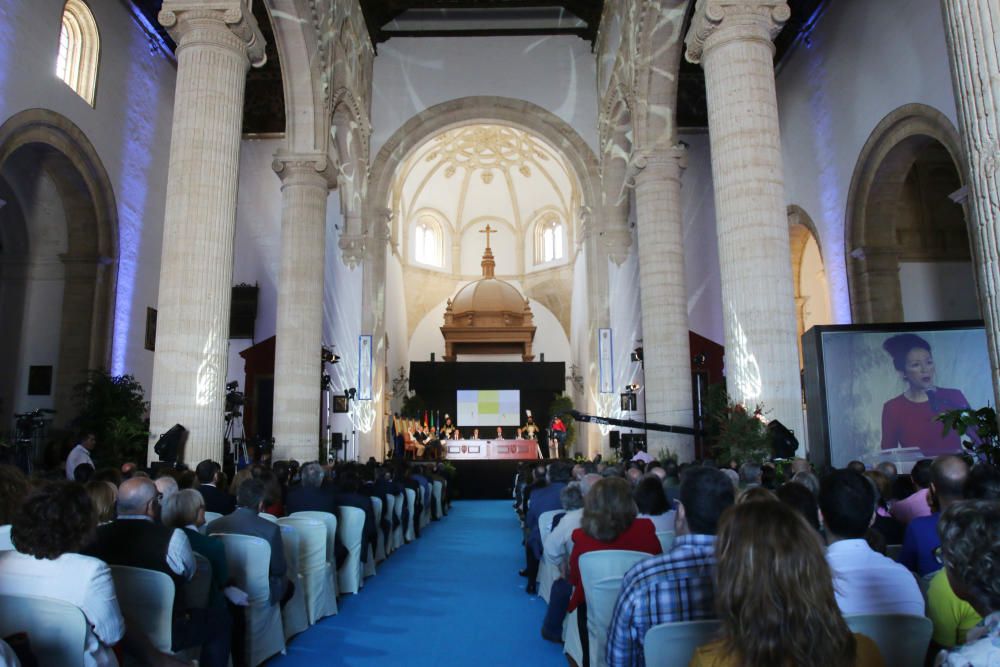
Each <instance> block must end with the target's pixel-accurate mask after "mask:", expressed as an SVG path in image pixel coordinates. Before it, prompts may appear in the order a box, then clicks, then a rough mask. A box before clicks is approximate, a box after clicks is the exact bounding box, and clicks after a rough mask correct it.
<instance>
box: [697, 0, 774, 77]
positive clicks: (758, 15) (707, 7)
mask: <svg viewBox="0 0 1000 667" xmlns="http://www.w3.org/2000/svg"><path fill="white" fill-rule="evenodd" d="M791 15H792V10H791V9H789V7H788V3H787V2H786V1H785V0H698V5H697V8H696V9H695V12H694V17H693V18H692V19H691V29H690V30H689V31H688V34H687V37H685V38H684V43H685V45H686V46H687V49H686V51H685V57H686V58H687V59H688V61H689V62H692V63H695V64H697V63H700V62H701V59H702V56H703V55H704V54H705V52H706V51H708V50H710V49H711V48H712V47H714V46H718V45H719V44H721V43H723V42H728V41H731V40H759V41H761V42H766V43H767V44H768V45H769V46H770V48H771V49H774V42H773V41H772V40H773V39H774V38H775V36H777V34H778V32H779V31H780V30H781V28H782V26H784V25H785V22H786V21H787V20H788V19H789V18H790V17H791Z"/></svg>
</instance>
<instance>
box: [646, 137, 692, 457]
mask: <svg viewBox="0 0 1000 667" xmlns="http://www.w3.org/2000/svg"><path fill="white" fill-rule="evenodd" d="M634 166H635V167H636V168H638V170H639V171H638V172H637V174H636V176H635V203H636V226H637V231H638V236H639V238H638V246H639V290H640V298H641V304H642V347H643V366H644V370H645V373H644V375H645V380H644V382H645V385H646V386H645V387H644V391H645V392H646V401H645V403H646V421H648V422H656V423H660V424H671V425H675V426H691V420H692V412H691V346H690V341H689V340H688V316H687V315H688V313H687V292H686V290H685V288H684V239H683V237H684V230H683V223H682V220H681V174H682V173H683V171H684V168H685V167H686V166H687V151H686V150H685V149H684V148H683V147H682V146H676V147H674V148H672V149H663V150H658V151H655V152H652V153H649V154H645V155H640V156H638V157H637V158H636V160H635V162H634ZM647 438H648V439H649V441H648V449H649V451H650V452H651V453H654V454H655V453H656V452H659V451H660V449H663V448H667V449H669V450H671V451H673V452H676V453H677V454H678V456H679V457H680V460H681V461H686V460H690V459H692V458H693V457H694V441H693V439H692V438H691V436H687V435H678V434H672V433H663V432H661V431H649V432H648V433H647Z"/></svg>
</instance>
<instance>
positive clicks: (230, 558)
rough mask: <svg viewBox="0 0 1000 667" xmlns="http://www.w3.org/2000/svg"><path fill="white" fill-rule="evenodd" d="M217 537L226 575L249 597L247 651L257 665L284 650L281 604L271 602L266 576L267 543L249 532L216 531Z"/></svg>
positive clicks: (252, 662)
mask: <svg viewBox="0 0 1000 667" xmlns="http://www.w3.org/2000/svg"><path fill="white" fill-rule="evenodd" d="M218 537H219V539H220V540H222V541H223V542H225V544H226V563H227V564H228V566H229V576H230V577H232V578H233V580H234V581H236V585H237V586H238V587H240V588H241V589H243V590H244V591H246V593H247V596H248V597H249V598H250V605H249V606H248V607H247V608H246V643H247V655H248V656H249V658H250V664H251V665H254V666H255V665H259V664H261V663H262V662H264V661H265V660H267V659H268V658H270V657H271V656H272V655H275V654H276V653H284V651H285V632H284V629H283V628H282V624H281V607H280V605H278V603H277V602H275V603H274V604H271V585H270V582H269V580H268V569H269V565H270V563H271V545H270V544H268V543H267V540H265V539H262V538H260V537H252V536H250V535H233V534H229V533H219V534H218Z"/></svg>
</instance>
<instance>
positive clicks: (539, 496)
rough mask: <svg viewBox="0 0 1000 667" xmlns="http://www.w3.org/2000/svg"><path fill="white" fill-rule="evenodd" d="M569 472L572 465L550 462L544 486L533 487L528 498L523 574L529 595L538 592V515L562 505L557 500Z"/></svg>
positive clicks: (539, 533)
mask: <svg viewBox="0 0 1000 667" xmlns="http://www.w3.org/2000/svg"><path fill="white" fill-rule="evenodd" d="M571 472H572V467H571V466H570V465H569V464H566V463H562V462H560V461H556V462H554V463H552V464H551V465H549V470H548V475H547V481H548V483H547V484H546V485H545V486H541V487H537V488H535V490H533V491H532V492H531V495H530V496H529V498H528V512H527V514H526V515H525V518H524V531H525V534H526V539H525V541H524V553H525V562H526V565H525V568H524V575H525V576H526V577H528V585H527V586H526V587H525V590H526V591H527V592H528V593H530V594H531V595H534V594H535V593H536V592H538V585H537V583H536V581H535V580H536V579H537V578H538V559H540V558H541V557H542V533H541V530H540V529H539V527H538V517H540V516H541V515H542V513H544V512H548V511H550V510H557V509H560V508H561V507H562V504H561V503H560V502H559V493H560V492H561V491H562V490H563V487H565V486H566V484H567V483H568V482H569V476H570V473H571Z"/></svg>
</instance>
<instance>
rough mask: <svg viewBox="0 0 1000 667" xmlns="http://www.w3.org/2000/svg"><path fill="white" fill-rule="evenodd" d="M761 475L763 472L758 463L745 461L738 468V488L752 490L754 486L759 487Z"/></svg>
mask: <svg viewBox="0 0 1000 667" xmlns="http://www.w3.org/2000/svg"><path fill="white" fill-rule="evenodd" d="M763 475H764V471H763V469H761V467H760V464H759V463H754V462H753V461H747V462H746V463H744V464H743V465H741V466H740V488H741V489H752V488H753V487H755V486H760V482H761V479H762V478H763Z"/></svg>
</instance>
